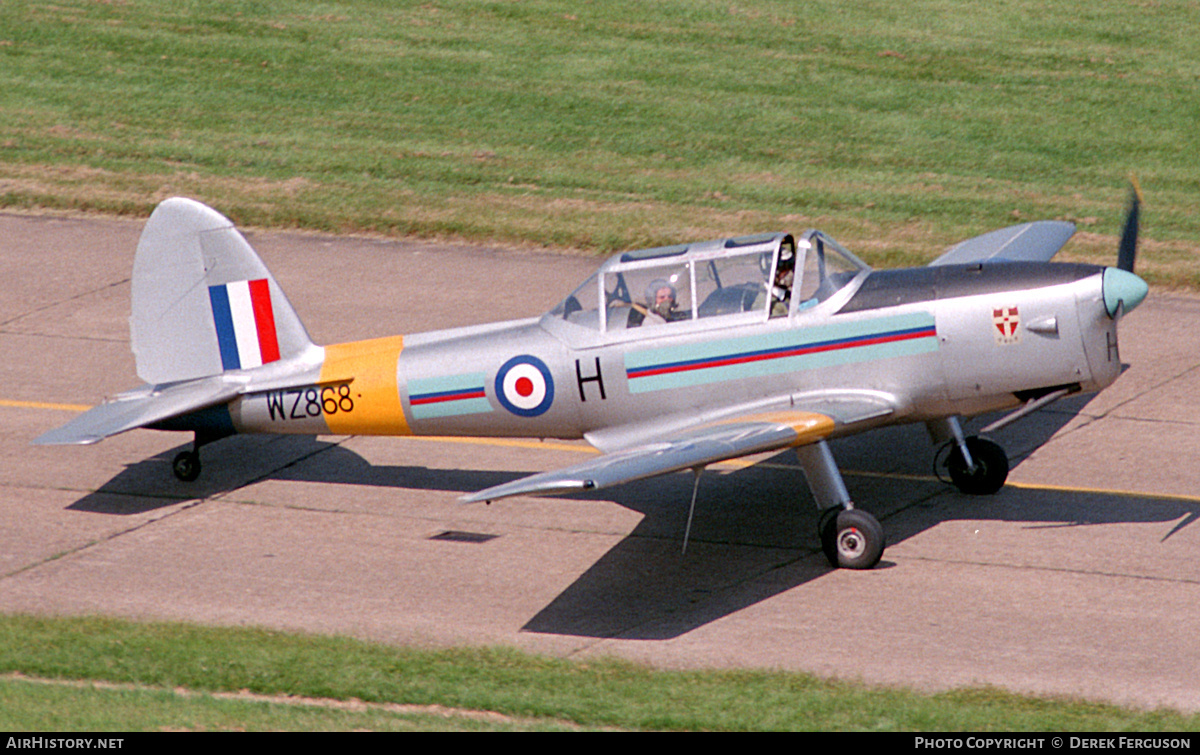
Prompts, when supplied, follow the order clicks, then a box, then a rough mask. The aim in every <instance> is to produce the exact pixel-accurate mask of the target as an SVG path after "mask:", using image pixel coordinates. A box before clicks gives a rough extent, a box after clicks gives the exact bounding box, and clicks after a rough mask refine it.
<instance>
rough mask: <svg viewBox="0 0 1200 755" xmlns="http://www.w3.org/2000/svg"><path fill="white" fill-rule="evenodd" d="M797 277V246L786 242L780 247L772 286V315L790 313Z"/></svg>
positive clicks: (777, 315)
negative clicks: (789, 308)
mask: <svg viewBox="0 0 1200 755" xmlns="http://www.w3.org/2000/svg"><path fill="white" fill-rule="evenodd" d="M795 279H796V248H795V247H794V246H792V245H791V244H790V243H784V244H783V245H781V246H780V247H779V263H778V264H777V265H776V266H775V282H774V284H773V285H772V286H771V317H780V316H783V315H786V314H787V313H788V305H789V303H790V302H791V299H792V284H793V282H794V281H795Z"/></svg>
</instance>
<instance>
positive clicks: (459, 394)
mask: <svg viewBox="0 0 1200 755" xmlns="http://www.w3.org/2000/svg"><path fill="white" fill-rule="evenodd" d="M471 398H487V393H486V392H485V391H484V388H483V386H482V385H481V386H479V387H478V388H467V389H465V390H455V391H433V392H430V393H421V394H414V395H410V396H409V397H408V403H409V404H411V405H412V406H422V405H425V404H440V403H443V402H445V401H465V400H467V399H471Z"/></svg>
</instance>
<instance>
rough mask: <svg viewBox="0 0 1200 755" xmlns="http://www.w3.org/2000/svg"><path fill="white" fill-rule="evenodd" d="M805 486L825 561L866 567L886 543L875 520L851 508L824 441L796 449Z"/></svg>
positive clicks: (850, 566) (880, 552) (836, 564)
mask: <svg viewBox="0 0 1200 755" xmlns="http://www.w3.org/2000/svg"><path fill="white" fill-rule="evenodd" d="M796 456H798V457H799V459H800V466H801V468H802V469H803V470H804V477H805V479H807V480H808V488H809V490H811V491H812V494H813V498H814V499H816V501H817V508H819V509H820V510H821V517H820V519H819V520H818V525H817V530H818V534H819V535H820V536H821V548H822V549H823V550H824V551H825V558H827V559H829V564H830V565H831V566H834V567H841V568H843V569H870V568H872V567H874V566H875V564H877V563H879V559H880V557H881V556H883V549H884V546H885V545H886V542H885V538H884V535H883V527H882V526H880V524H879V521H878V520H876V519H875V517H873V516H871V515H870V514H868V513H867V512H865V511H862V510H861V509H856V508H854V504H853V502H851V500H850V493H849V492H848V491H847V490H846V483H845V482H843V481H842V473H841V472H839V471H838V468H837V463H836V462H834V460H833V453H832V452H831V451H830V450H829V445H828V444H827V443H826V442H825V441H819V442H817V443H813V444H811V445H807V446H801V447H800V448H797V449H796Z"/></svg>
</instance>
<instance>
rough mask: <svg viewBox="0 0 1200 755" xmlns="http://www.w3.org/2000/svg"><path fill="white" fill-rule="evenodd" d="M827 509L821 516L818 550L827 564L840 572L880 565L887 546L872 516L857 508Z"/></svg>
mask: <svg viewBox="0 0 1200 755" xmlns="http://www.w3.org/2000/svg"><path fill="white" fill-rule="evenodd" d="M834 511H837V510H836V509H829V510H828V511H827V512H826V514H829V516H826V515H825V514H822V517H821V525H822V526H821V547H822V549H824V551H825V557H826V558H827V559H829V565H830V566H834V567H838V568H842V569H870V568H872V567H874V566H875V564H877V563H879V559H880V557H881V556H883V548H884V546H885V545H886V544H887V543H886V541H885V538H884V535H883V527H882V526H881V525H880V524H879V521H878V520H876V519H875V517H873V516H871V515H870V514H868V513H867V512H865V511H861V510H859V509H850V510H840V511H837V513H836V515H833V512H834Z"/></svg>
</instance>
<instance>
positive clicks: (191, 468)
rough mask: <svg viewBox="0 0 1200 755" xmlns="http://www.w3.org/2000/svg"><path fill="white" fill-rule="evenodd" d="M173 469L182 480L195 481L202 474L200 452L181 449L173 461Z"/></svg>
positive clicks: (177, 477)
mask: <svg viewBox="0 0 1200 755" xmlns="http://www.w3.org/2000/svg"><path fill="white" fill-rule="evenodd" d="M171 471H172V472H174V473H175V477H176V479H178V480H180V481H182V482H194V481H195V480H196V478H198V477H199V476H200V454H198V453H196V452H195V451H181V452H180V453H179V455H178V456H176V457H175V461H173V462H171Z"/></svg>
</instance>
